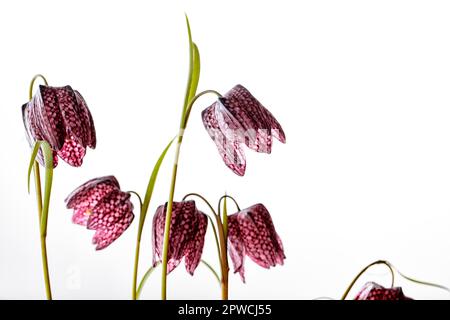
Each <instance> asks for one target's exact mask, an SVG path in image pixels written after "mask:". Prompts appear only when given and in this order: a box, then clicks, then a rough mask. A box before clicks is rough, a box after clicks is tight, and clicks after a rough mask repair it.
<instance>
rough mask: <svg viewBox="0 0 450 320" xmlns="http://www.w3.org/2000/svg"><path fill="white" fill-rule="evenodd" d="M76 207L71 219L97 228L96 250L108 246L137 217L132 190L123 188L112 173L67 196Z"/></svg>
mask: <svg viewBox="0 0 450 320" xmlns="http://www.w3.org/2000/svg"><path fill="white" fill-rule="evenodd" d="M65 201H66V206H67V208H68V209H73V210H74V211H73V216H72V222H73V223H76V224H79V225H82V226H86V227H87V228H88V229H90V230H95V235H94V238H93V239H92V242H93V244H95V245H97V246H96V250H101V249H104V248H106V247H107V246H109V245H110V244H111V243H112V242H113V241H114V240H116V239H117V238H119V237H120V236H121V235H122V233H123V232H124V231H125V230H126V229H127V228H128V227H129V226H130V224H131V222H132V221H133V219H134V214H133V204H132V203H131V201H130V193H128V192H122V191H121V190H120V186H119V182H118V181H117V179H116V178H115V177H113V176H106V177H101V178H95V179H92V180H89V181H87V182H86V183H84V184H82V185H81V186H79V187H78V188H77V189H75V190H74V191H73V192H72V193H71V194H70V195H69V196H68V197H67V199H66V200H65Z"/></svg>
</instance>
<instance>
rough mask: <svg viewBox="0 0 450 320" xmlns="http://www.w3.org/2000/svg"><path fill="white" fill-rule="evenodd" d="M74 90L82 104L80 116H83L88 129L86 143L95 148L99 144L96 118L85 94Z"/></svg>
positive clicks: (83, 121)
mask: <svg viewBox="0 0 450 320" xmlns="http://www.w3.org/2000/svg"><path fill="white" fill-rule="evenodd" d="M74 92H75V97H76V99H77V102H78V104H79V106H80V112H81V114H80V117H81V118H82V124H83V127H84V128H85V131H86V136H85V138H84V145H85V146H88V147H90V148H92V149H95V147H96V145H97V137H96V132H95V125H94V120H93V119H92V115H91V112H90V111H89V108H88V106H87V103H86V101H85V100H84V98H83V96H82V95H81V94H80V93H79V92H78V91H76V90H75V91H74Z"/></svg>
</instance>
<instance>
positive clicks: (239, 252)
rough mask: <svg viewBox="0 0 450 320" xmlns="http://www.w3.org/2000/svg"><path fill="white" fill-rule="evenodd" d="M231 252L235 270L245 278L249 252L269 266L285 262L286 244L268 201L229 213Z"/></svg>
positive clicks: (264, 265)
mask: <svg viewBox="0 0 450 320" xmlns="http://www.w3.org/2000/svg"><path fill="white" fill-rule="evenodd" d="M228 252H229V253H230V257H231V261H232V262H233V266H234V272H235V273H236V272H239V274H240V275H241V279H242V281H243V282H245V275H244V259H245V256H249V257H250V259H252V260H253V261H254V262H256V263H257V264H258V265H260V266H261V267H264V268H267V269H268V268H270V267H274V266H276V265H277V264H279V265H283V261H284V259H285V258H286V256H285V255H284V250H283V244H282V242H281V239H280V237H279V236H278V234H277V232H276V231H275V227H274V225H273V222H272V218H271V217H270V214H269V211H267V209H266V207H265V206H264V205H262V204H256V205H253V206H251V207H249V208H247V209H244V210H241V211H239V212H236V213H234V214H232V215H230V216H228Z"/></svg>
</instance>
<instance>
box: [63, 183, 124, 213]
mask: <svg viewBox="0 0 450 320" xmlns="http://www.w3.org/2000/svg"><path fill="white" fill-rule="evenodd" d="M119 189H120V185H119V182H118V181H117V179H116V178H115V177H114V176H104V177H99V178H94V179H91V180H89V181H87V182H85V183H83V184H82V185H81V186H79V187H78V188H76V189H75V190H74V191H72V193H71V194H70V195H69V196H68V197H67V198H66V200H65V203H66V207H67V208H68V209H72V208H76V207H77V206H81V205H83V206H85V205H88V206H89V208H91V209H92V208H94V207H95V206H96V205H97V203H98V201H100V200H101V199H102V198H103V197H104V196H106V195H107V194H108V193H110V192H111V191H113V190H119Z"/></svg>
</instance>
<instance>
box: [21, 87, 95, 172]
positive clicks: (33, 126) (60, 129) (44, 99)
mask: <svg viewBox="0 0 450 320" xmlns="http://www.w3.org/2000/svg"><path fill="white" fill-rule="evenodd" d="M22 117H23V123H24V125H25V130H26V135H27V140H28V142H29V143H30V145H31V146H33V145H34V143H35V142H36V141H37V140H44V141H47V142H48V143H49V145H50V147H51V148H52V150H53V154H54V161H53V163H54V166H55V167H56V165H57V164H58V156H59V157H60V158H61V159H63V160H64V161H66V162H67V163H68V164H70V165H71V166H74V167H79V166H81V164H82V163H83V157H84V155H85V154H86V148H87V147H90V148H92V149H94V148H95V145H96V134H95V127H94V121H93V120H92V116H91V113H90V111H89V109H88V107H87V104H86V102H85V101H84V99H83V97H82V96H81V94H80V93H79V92H78V91H76V90H73V89H72V88H71V87H70V86H65V87H49V86H44V85H41V86H39V90H38V91H37V93H36V94H35V95H34V96H33V98H32V99H31V101H29V102H28V103H26V104H24V105H23V106H22ZM38 161H39V162H40V163H41V164H43V163H44V160H43V155H42V153H41V151H39V154H38Z"/></svg>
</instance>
